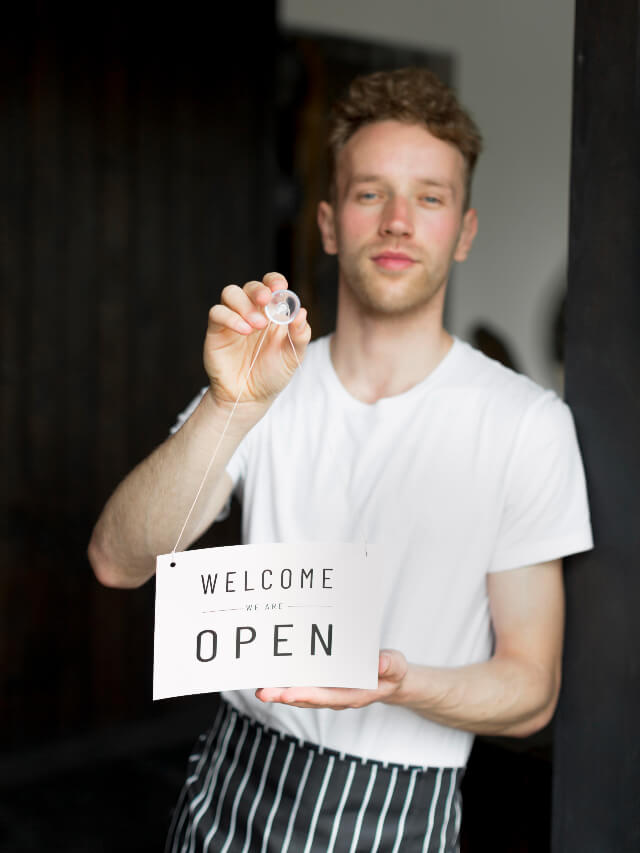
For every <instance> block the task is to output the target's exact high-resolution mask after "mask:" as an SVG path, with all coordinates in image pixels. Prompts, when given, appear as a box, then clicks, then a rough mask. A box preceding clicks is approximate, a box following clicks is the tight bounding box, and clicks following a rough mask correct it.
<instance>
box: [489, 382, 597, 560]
mask: <svg viewBox="0 0 640 853" xmlns="http://www.w3.org/2000/svg"><path fill="white" fill-rule="evenodd" d="M505 476H506V482H505V497H504V505H503V512H502V517H501V521H500V528H499V533H498V537H497V546H496V549H495V551H494V555H493V560H492V564H491V566H490V569H489V571H491V572H498V571H504V570H506V569H514V568H518V567H522V566H528V565H534V564H536V563H542V562H546V561H547V560H554V559H557V558H559V557H565V556H568V555H569V554H575V553H578V552H580V551H587V550H589V549H590V548H592V547H593V540H592V535H591V523H590V519H589V505H588V500H587V489H586V482H585V475H584V468H583V465H582V459H581V456H580V450H579V447H578V440H577V436H576V431H575V426H574V423H573V418H572V416H571V412H570V410H569V407H568V406H567V405H566V404H565V403H564V402H563V401H562V400H560V399H559V398H558V397H557V396H556V395H555V394H553V393H552V392H546V393H545V394H543V395H541V396H540V397H539V398H538V399H537V400H536V401H535V402H534V403H533V404H532V406H531V407H530V409H529V410H528V411H527V413H526V414H525V415H524V417H523V419H522V422H521V424H520V428H519V430H518V434H517V437H516V440H515V443H514V446H513V451H512V456H511V459H510V460H509V464H508V466H507V469H506V475H505Z"/></svg>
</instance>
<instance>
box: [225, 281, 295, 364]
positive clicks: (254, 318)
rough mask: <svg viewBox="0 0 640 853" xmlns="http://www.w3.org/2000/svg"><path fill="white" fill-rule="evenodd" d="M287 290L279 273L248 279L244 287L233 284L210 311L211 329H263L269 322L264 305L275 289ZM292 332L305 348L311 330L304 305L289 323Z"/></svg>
mask: <svg viewBox="0 0 640 853" xmlns="http://www.w3.org/2000/svg"><path fill="white" fill-rule="evenodd" d="M286 289H288V283H287V280H286V278H285V277H284V276H283V275H282V274H281V273H278V272H270V273H267V274H266V275H265V276H264V277H263V279H262V281H248V282H247V283H246V284H245V285H244V287H239V286H238V285H237V284H230V285H228V286H227V287H225V288H224V290H223V291H222V294H221V297H220V304H218V305H214V307H213V308H212V309H211V311H210V312H209V331H212V332H216V331H219V330H221V329H231V330H232V331H234V332H238V333H239V334H241V335H249V334H251V333H252V332H253V331H255V330H258V329H263V328H264V327H265V326H266V325H267V324H268V322H269V321H268V319H267V317H266V316H265V313H264V307H265V305H267V304H268V302H269V300H270V299H271V297H272V295H273V293H274V292H275V291H276V290H286ZM289 330H290V334H291V336H292V338H293V340H294V341H295V344H296V348H299V347H302V348H303V349H304V347H305V346H306V345H307V344H308V343H309V340H310V339H311V329H310V327H309V324H308V322H307V312H306V310H305V309H304V308H302V309H301V310H300V311H299V312H298V315H297V317H296V318H295V320H294V321H293V322H292V323H291V324H290V325H289Z"/></svg>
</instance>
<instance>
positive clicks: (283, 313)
mask: <svg viewBox="0 0 640 853" xmlns="http://www.w3.org/2000/svg"><path fill="white" fill-rule="evenodd" d="M299 308H300V300H299V299H298V297H297V296H296V294H295V293H293V292H292V291H290V290H280V291H275V292H274V294H273V297H272V302H271V303H270V304H269V305H268V306H267V308H266V314H267V317H268V319H269V323H268V325H267V327H266V328H265V330H264V332H263V333H262V336H261V338H260V340H259V341H258V346H257V348H256V352H255V355H254V356H253V359H252V360H251V363H250V365H249V369H248V370H247V375H246V376H245V378H244V381H243V383H242V386H241V388H240V391H239V392H238V396H237V397H236V399H235V401H234V403H233V406H232V408H231V411H230V412H229V416H228V418H227V420H226V421H225V424H224V427H223V429H222V433H221V434H220V437H219V439H218V442H217V444H216V446H215V447H214V449H213V453H212V454H211V458H210V459H209V464H208V465H207V468H206V470H205V472H204V474H203V476H202V480H201V481H200V485H199V486H198V491H197V492H196V496H195V497H194V499H193V503H192V504H191V507H190V508H189V511H188V513H187V517H186V518H185V520H184V524H183V525H182V528H181V530H180V533H179V535H178V538H177V540H176V544H175V545H174V546H173V549H172V551H171V555H172V556H174V555H175V553H176V551H177V550H178V545H179V544H180V541H181V539H182V537H183V535H184V531H185V530H186V527H187V524H188V523H189V519H190V518H191V515H192V514H193V510H194V509H195V507H196V504H197V503H198V499H199V497H200V494H201V493H202V489H203V488H204V484H205V483H206V481H207V477H208V476H209V472H210V470H211V466H212V465H213V463H214V461H215V458H216V456H217V455H218V451H219V449H220V446H221V444H222V441H223V439H224V437H225V435H226V433H227V430H228V428H229V424H230V423H231V419H232V418H233V415H234V413H235V411H236V409H237V407H238V404H239V402H240V397H242V394H243V393H244V390H245V388H246V387H247V383H248V382H249V377H250V376H251V371H252V370H253V366H254V365H255V363H256V361H257V358H258V355H259V354H260V350H261V349H262V344H263V343H264V340H265V338H266V336H267V332H268V331H269V329H270V327H271V325H272V324H274V323H275V324H276V325H279V326H280V325H286V327H287V330H286V331H287V337H288V338H289V343H290V344H291V349H292V350H293V354H294V356H295V360H296V363H297V366H298V368H301V367H302V364H301V362H300V359H299V358H298V352H297V350H296V348H295V345H294V343H293V340H292V338H291V332H290V331H289V323H291V321H292V320H293V319H294V318H295V316H296V314H297V313H298V310H299ZM362 538H363V544H364V549H365V556H368V551H367V538H366V536H364V535H363V537H362Z"/></svg>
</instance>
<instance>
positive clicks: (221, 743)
mask: <svg viewBox="0 0 640 853" xmlns="http://www.w3.org/2000/svg"><path fill="white" fill-rule="evenodd" d="M188 772H189V775H188V778H187V781H186V783H185V786H184V788H183V790H182V793H181V795H180V799H179V801H178V804H177V806H176V809H175V813H174V816H173V821H172V824H171V828H170V831H169V837H168V839H167V846H166V853H200V852H201V851H208V853H214V851H215V853H287V851H289V853H320V851H322V853H356V851H359V853H413V851H418V852H419V853H454V851H457V850H458V835H459V830H460V782H461V781H462V775H463V770H462V768H428V769H425V768H422V767H403V766H401V765H394V764H383V763H382V762H378V761H365V760H363V759H360V758H357V757H355V756H350V755H346V754H344V753H339V752H335V751H333V750H329V749H322V748H321V747H318V746H316V745H315V744H310V743H306V742H305V741H298V740H296V739H295V738H292V737H289V736H287V735H283V734H281V733H280V732H277V731H274V730H272V729H268V728H265V727H264V726H262V725H260V724H259V723H257V722H256V721H254V720H252V719H250V718H249V717H245V716H244V715H242V714H240V713H238V712H237V711H236V710H235V709H234V708H232V707H231V706H230V705H228V703H225V702H222V703H221V707H220V709H219V711H218V716H217V718H216V720H215V722H214V725H213V726H212V728H211V730H210V731H209V732H208V734H207V735H202V736H201V738H200V740H199V741H198V746H197V748H196V749H195V751H194V754H193V755H191V756H190V758H189V771H188Z"/></svg>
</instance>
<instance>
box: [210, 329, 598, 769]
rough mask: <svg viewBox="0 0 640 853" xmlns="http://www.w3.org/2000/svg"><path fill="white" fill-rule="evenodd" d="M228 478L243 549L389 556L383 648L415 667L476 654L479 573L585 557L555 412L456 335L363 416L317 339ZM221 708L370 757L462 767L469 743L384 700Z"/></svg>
mask: <svg viewBox="0 0 640 853" xmlns="http://www.w3.org/2000/svg"><path fill="white" fill-rule="evenodd" d="M227 470H228V472H229V474H230V475H231V477H232V479H233V480H234V483H235V484H236V491H237V493H238V494H239V496H240V498H241V501H242V504H243V541H244V542H252V543H256V542H304V541H336V542H353V541H356V542H357V541H365V539H366V541H368V542H372V543H375V542H379V543H382V544H385V545H386V546H387V551H388V552H389V553H390V554H391V555H392V559H391V560H390V562H389V565H388V578H387V580H388V596H387V603H386V608H385V612H384V617H383V633H382V637H381V644H380V645H381V648H395V649H399V650H400V651H402V652H403V653H404V654H405V656H406V657H407V659H408V660H409V661H410V662H412V663H418V664H426V665H432V666H445V667H449V666H460V665H463V664H469V663H474V662H477V661H483V660H486V659H488V658H489V656H490V654H491V650H492V634H491V626H490V616H489V602H488V598H487V589H486V575H487V573H488V572H500V571H505V570H508V569H513V568H518V567H521V566H527V565H532V564H535V563H539V562H543V561H546V560H551V559H555V558H558V557H562V556H565V555H567V554H571V553H575V552H579V551H583V550H587V549H589V548H590V547H592V540H591V529H590V523H589V510H588V505H587V497H586V489H585V480H584V472H583V468H582V462H581V459H580V454H579V450H578V446H577V441H576V436H575V430H574V426H573V420H572V417H571V414H570V411H569V409H568V407H567V406H566V405H565V404H564V403H563V402H562V400H560V399H559V398H558V397H557V396H556V395H555V394H554V393H553V392H550V391H544V390H543V389H541V388H540V387H539V386H537V385H536V384H534V383H533V382H531V381H530V380H529V379H527V378H525V377H523V376H521V375H519V374H516V373H514V372H513V371H510V370H508V369H506V368H505V367H503V366H502V365H500V364H499V363H498V362H495V361H493V360H491V359H489V358H486V357H485V356H484V355H482V354H481V353H480V352H478V351H477V350H474V349H473V348H472V347H470V346H469V345H468V344H466V343H463V342H461V341H460V340H458V339H454V343H453V346H452V348H451V349H450V351H449V352H448V354H447V355H446V356H445V358H444V359H443V360H442V361H441V362H440V364H439V365H438V366H437V368H436V369H435V370H434V371H433V372H432V373H431V374H430V375H429V376H428V377H427V378H426V379H425V380H424V381H423V382H421V383H419V384H418V385H416V386H415V387H413V388H411V389H410V390H409V391H407V392H405V393H403V394H399V395H397V396H394V397H387V398H384V399H381V400H379V401H378V402H376V403H374V404H371V405H370V404H365V403H362V402H360V401H359V400H356V399H355V398H354V397H352V396H351V395H350V394H349V393H348V392H347V391H346V389H345V388H344V387H343V385H342V384H341V382H340V380H339V379H338V377H337V375H336V373H335V371H334V369H333V365H332V363H331V358H330V354H329V338H322V339H320V340H318V341H315V342H314V343H312V344H311V345H310V346H309V348H308V350H307V354H306V357H305V359H304V362H303V365H302V368H301V369H299V370H298V371H297V373H296V375H295V377H294V378H293V380H292V382H291V383H290V385H289V386H288V387H287V388H286V389H285V391H283V393H282V394H281V395H280V396H279V397H278V399H277V400H276V401H275V403H274V404H273V406H272V407H271V409H270V411H269V413H268V414H267V416H266V417H265V418H264V419H263V420H262V421H260V422H259V423H258V424H257V425H256V426H255V427H254V428H253V429H252V430H251V432H250V433H249V434H248V435H247V436H246V438H245V439H244V440H243V442H242V443H241V445H240V447H239V448H238V450H237V452H236V453H235V454H234V456H233V458H232V459H231V460H230V462H229V465H228V469H227ZM225 697H226V699H227V700H228V701H229V702H231V703H232V704H233V705H234V706H235V707H237V708H238V709H239V710H241V711H243V712H244V713H247V714H249V715H251V716H252V717H255V718H257V719H258V720H260V721H261V722H263V723H264V724H266V725H268V726H271V727H274V728H276V729H278V730H281V731H284V732H287V733H289V734H292V735H294V736H296V737H301V738H304V739H305V740H309V741H313V742H315V743H318V744H321V745H323V746H327V747H330V748H333V749H337V750H340V751H345V752H349V753H353V754H356V755H359V756H362V757H366V758H375V759H379V760H382V761H391V762H397V763H401V764H414V765H415V764H419V765H423V766H445V767H459V766H464V765H465V763H466V761H467V758H468V755H469V751H470V749H471V744H472V740H473V736H472V735H471V734H469V733H466V732H462V731H459V730H456V729H451V728H447V727H444V726H440V725H438V724H436V723H432V722H430V721H428V720H426V719H424V718H423V717H421V716H420V715H418V714H417V713H414V712H412V711H409V710H406V709H404V708H400V707H396V706H392V705H385V704H381V703H378V704H374V705H371V706H369V707H367V708H363V709H358V710H347V711H331V710H312V709H300V708H291V707H287V706H284V705H279V704H263V703H261V702H259V701H258V700H257V699H256V698H255V696H254V695H253V691H232V692H229V693H226V694H225Z"/></svg>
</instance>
